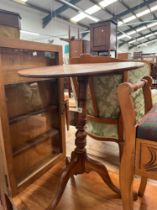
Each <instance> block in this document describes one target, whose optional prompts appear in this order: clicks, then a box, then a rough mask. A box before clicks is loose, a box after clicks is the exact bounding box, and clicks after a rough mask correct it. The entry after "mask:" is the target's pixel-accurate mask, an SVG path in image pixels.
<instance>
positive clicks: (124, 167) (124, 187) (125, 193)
mask: <svg viewBox="0 0 157 210" xmlns="http://www.w3.org/2000/svg"><path fill="white" fill-rule="evenodd" d="M133 176H134V157H133V155H132V154H131V153H129V152H128V151H126V149H125V148H124V151H123V155H122V160H121V164H120V176H119V178H120V190H121V196H122V202H123V210H133V190H132V185H133Z"/></svg>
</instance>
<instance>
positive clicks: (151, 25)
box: [147, 22, 157, 28]
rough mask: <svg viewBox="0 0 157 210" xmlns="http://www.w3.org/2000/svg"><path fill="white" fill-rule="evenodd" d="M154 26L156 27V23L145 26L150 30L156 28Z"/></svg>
mask: <svg viewBox="0 0 157 210" xmlns="http://www.w3.org/2000/svg"><path fill="white" fill-rule="evenodd" d="M156 25H157V22H155V23H150V24H148V25H147V27H148V28H151V27H153V26H156Z"/></svg>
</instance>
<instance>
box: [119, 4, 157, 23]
mask: <svg viewBox="0 0 157 210" xmlns="http://www.w3.org/2000/svg"><path fill="white" fill-rule="evenodd" d="M156 10H157V5H155V6H152V7H151V8H150V9H146V10H143V11H142V12H138V13H137V14H136V15H132V16H130V17H128V18H125V19H124V20H123V21H120V23H118V25H119V26H121V25H123V22H124V23H128V22H130V21H132V20H134V19H137V18H139V17H142V16H144V15H147V14H149V13H151V12H154V11H156Z"/></svg>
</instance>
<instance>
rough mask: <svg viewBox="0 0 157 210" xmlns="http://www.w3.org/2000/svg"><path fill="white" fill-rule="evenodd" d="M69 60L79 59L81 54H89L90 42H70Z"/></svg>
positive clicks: (79, 40) (77, 40)
mask: <svg viewBox="0 0 157 210" xmlns="http://www.w3.org/2000/svg"><path fill="white" fill-rule="evenodd" d="M69 45H70V55H69V57H70V59H71V58H79V57H80V56H81V55H82V54H87V53H90V42H89V41H88V40H81V39H76V40H70V42H69Z"/></svg>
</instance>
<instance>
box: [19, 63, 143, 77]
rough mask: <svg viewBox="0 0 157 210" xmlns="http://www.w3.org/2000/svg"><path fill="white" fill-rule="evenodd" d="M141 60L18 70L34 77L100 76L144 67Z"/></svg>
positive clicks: (22, 74) (21, 73)
mask: <svg viewBox="0 0 157 210" xmlns="http://www.w3.org/2000/svg"><path fill="white" fill-rule="evenodd" d="M143 65H144V64H143V63H141V62H116V63H99V64H70V65H60V66H52V67H39V68H33V69H26V70H20V71H18V74H19V75H20V76H25V77H33V78H42V77H44V78H50V77H52V78H58V77H72V76H94V75H95V76H96V75H97V76H98V75H107V74H113V73H122V72H123V71H128V70H134V69H137V68H140V67H142V66H143Z"/></svg>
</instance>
